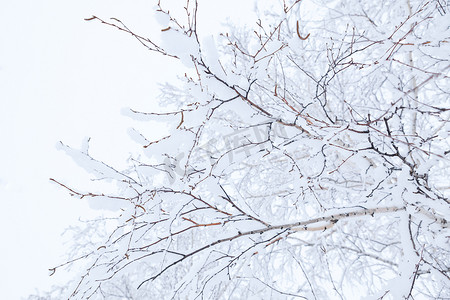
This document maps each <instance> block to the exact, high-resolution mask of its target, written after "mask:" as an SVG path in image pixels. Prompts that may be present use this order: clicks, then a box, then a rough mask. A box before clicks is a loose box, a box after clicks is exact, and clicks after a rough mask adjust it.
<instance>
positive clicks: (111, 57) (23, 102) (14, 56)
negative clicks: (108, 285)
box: [0, 0, 253, 300]
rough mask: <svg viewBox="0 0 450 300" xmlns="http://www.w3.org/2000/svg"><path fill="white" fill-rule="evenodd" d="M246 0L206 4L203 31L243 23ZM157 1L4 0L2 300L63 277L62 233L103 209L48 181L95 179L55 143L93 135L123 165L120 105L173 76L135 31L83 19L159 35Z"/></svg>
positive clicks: (124, 124) (142, 99) (101, 151)
mask: <svg viewBox="0 0 450 300" xmlns="http://www.w3.org/2000/svg"><path fill="white" fill-rule="evenodd" d="M179 2H180V3H183V1H179ZM242 2H243V1H220V0H214V1H200V5H201V6H200V10H199V14H200V15H199V19H200V20H201V22H203V24H200V25H202V27H201V30H203V32H201V34H204V35H206V34H209V33H212V32H214V31H216V30H218V28H219V24H220V23H221V22H223V21H224V20H225V19H226V18H227V17H230V18H231V19H233V21H234V22H236V21H241V22H242V21H246V19H248V15H246V13H247V12H249V11H250V10H251V9H252V7H251V6H252V2H253V1H250V0H249V1H247V2H245V3H244V4H245V5H243V3H242ZM237 3H239V4H237ZM154 4H155V1H143V0H140V1H136V0H134V1H118V0H114V1H112V0H101V1H87V0H83V1H61V0H45V1H35V0H28V1H22V0H17V1H2V2H1V3H0V203H1V205H2V210H1V211H0V238H1V239H0V298H2V299H12V300H13V299H20V298H21V297H26V296H28V295H29V294H30V293H34V292H36V291H37V290H41V291H43V290H48V289H49V288H50V286H51V285H52V284H58V283H60V282H62V281H64V280H65V279H66V278H67V275H63V276H61V274H59V273H60V272H57V274H55V275H54V276H53V277H49V276H48V275H49V271H48V269H49V268H51V267H53V266H55V265H58V264H59V263H62V262H64V257H65V256H64V252H65V250H66V248H65V246H64V245H63V244H62V241H63V239H62V238H61V234H62V233H63V231H64V229H65V228H66V227H67V226H70V225H76V224H77V220H78V218H79V217H80V216H81V217H83V218H89V217H92V216H95V215H98V214H100V213H101V212H99V211H92V210H91V209H90V208H89V207H88V205H87V203H86V202H85V200H80V199H75V198H71V197H70V196H69V194H68V193H67V191H65V190H64V189H62V188H61V187H59V186H57V185H56V184H52V183H51V182H50V180H49V178H55V179H57V180H59V181H61V182H64V183H67V184H68V185H70V186H74V187H77V186H81V187H86V186H87V184H88V183H89V182H88V181H87V178H89V175H88V174H86V173H85V172H84V171H83V170H82V169H80V168H78V167H77V166H76V165H75V164H74V163H73V162H72V161H71V159H70V158H69V157H67V156H66V155H65V154H64V153H62V152H59V151H57V150H56V148H55V145H56V143H57V142H58V141H63V142H64V143H65V144H68V145H70V146H74V147H75V148H78V147H79V145H80V144H81V142H82V140H83V139H84V138H85V137H87V136H89V137H91V148H90V153H91V154H92V155H93V156H96V157H98V158H101V159H104V160H105V161H106V162H108V163H111V164H113V165H114V166H117V167H118V168H121V167H124V166H125V161H126V159H127V158H128V156H129V153H130V152H131V151H133V147H136V146H135V145H134V144H133V142H131V140H130V139H129V138H128V136H127V133H126V131H127V128H129V127H130V126H132V124H133V123H132V121H131V120H129V119H127V118H126V117H124V116H122V115H121V113H120V110H121V109H122V108H124V107H133V108H136V109H140V110H150V109H152V108H154V107H155V103H156V96H157V95H158V93H159V91H158V87H157V85H156V83H157V82H162V81H165V80H171V79H173V78H174V76H175V75H176V74H173V72H171V70H174V68H175V67H174V66H175V65H174V64H171V63H170V61H168V60H167V59H165V58H163V57H161V56H159V55H156V54H152V53H150V52H149V51H148V50H146V49H145V48H144V47H142V46H140V45H139V43H138V42H137V41H136V40H134V39H133V38H132V37H130V36H129V35H127V34H125V33H123V32H119V31H117V30H114V29H113V28H110V27H108V26H105V25H102V24H100V23H99V22H96V21H90V22H86V21H84V20H83V19H84V18H88V17H90V16H91V15H97V16H99V17H101V18H104V19H108V18H109V17H117V18H119V19H121V20H122V21H123V22H125V23H126V24H127V25H128V26H129V27H130V28H131V29H133V30H134V31H136V32H139V33H142V34H143V35H145V36H149V37H152V36H155V38H156V40H157V38H158V33H159V30H160V29H161V28H159V27H160V26H159V25H158V24H157V23H156V22H155V21H153V7H154ZM207 30H209V31H210V32H208V31H207ZM58 276H59V277H58Z"/></svg>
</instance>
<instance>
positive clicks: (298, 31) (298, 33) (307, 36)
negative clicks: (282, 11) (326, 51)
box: [297, 21, 310, 41]
mask: <svg viewBox="0 0 450 300" xmlns="http://www.w3.org/2000/svg"><path fill="white" fill-rule="evenodd" d="M297 35H298V37H299V38H300V39H301V40H302V41H305V40H306V39H307V38H309V36H310V33H308V34H307V35H306V37H302V36H301V35H300V30H299V25H298V21H297Z"/></svg>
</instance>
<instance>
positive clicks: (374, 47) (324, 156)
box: [52, 0, 450, 299]
mask: <svg viewBox="0 0 450 300" xmlns="http://www.w3.org/2000/svg"><path fill="white" fill-rule="evenodd" d="M167 2H169V1H167ZM165 5H167V7H166V6H165ZM169 5H170V3H158V5H157V7H156V16H157V19H158V21H159V22H160V25H161V38H162V43H161V44H158V43H156V42H154V41H153V40H152V39H151V38H147V37H145V34H144V33H137V32H133V31H132V30H131V29H129V27H127V25H126V24H124V23H123V22H122V21H120V20H119V19H118V18H111V19H103V18H100V17H98V16H92V17H90V18H87V19H86V20H87V21H89V22H101V23H103V24H104V25H105V26H106V27H107V28H105V30H112V29H118V30H119V31H120V32H118V33H117V34H124V33H125V34H129V35H130V36H131V37H133V38H134V39H137V40H138V41H139V43H140V44H141V45H143V46H144V47H147V48H148V49H149V50H150V53H149V55H164V56H166V57H170V58H171V59H174V60H178V61H180V62H181V63H182V64H183V65H184V67H185V71H184V72H185V73H184V74H182V75H183V77H182V78H181V80H182V82H181V83H179V84H178V85H176V84H175V85H169V84H166V85H164V86H162V91H161V97H160V100H161V107H162V109H161V111H150V112H148V111H146V112H144V111H142V112H141V111H137V110H135V109H133V108H131V109H127V110H126V111H125V114H126V115H127V116H129V117H131V118H134V119H136V120H142V121H146V120H153V121H155V120H156V121H159V122H165V123H166V124H167V126H168V127H169V133H168V134H167V135H163V136H161V137H159V138H157V139H154V137H149V136H147V135H146V134H145V133H144V132H140V131H139V130H138V129H132V130H130V135H131V136H132V138H133V139H135V140H136V141H137V143H138V144H137V147H136V150H135V153H136V155H135V157H133V158H132V159H130V167H129V168H128V169H126V170H117V169H116V168H114V166H110V165H108V164H106V163H103V162H101V161H100V159H101V158H93V157H91V155H90V153H89V151H88V147H85V149H81V150H79V151H78V150H74V149H73V148H71V147H68V146H66V145H64V144H61V149H62V150H64V151H66V152H67V153H68V154H69V155H71V156H72V157H73V158H74V159H75V160H76V161H77V162H79V164H80V165H81V166H82V167H84V168H86V169H87V170H88V171H90V172H92V174H94V175H95V176H96V178H98V179H101V180H109V181H113V182H115V183H117V185H116V186H117V188H116V189H113V190H108V191H104V192H103V193H100V194H98V193H93V192H82V191H80V190H79V189H78V188H80V189H82V187H73V186H72V185H71V183H70V182H60V181H59V180H57V179H52V181H53V182H55V183H57V184H59V185H60V186H61V187H62V188H65V189H67V190H68V191H69V192H70V193H71V194H72V195H73V196H74V197H80V198H91V199H92V201H96V199H100V198H102V199H105V201H106V202H108V201H109V202H111V203H114V206H119V207H120V210H119V212H118V213H117V214H116V216H115V217H112V218H107V219H101V220H98V221H97V222H92V223H91V224H90V225H89V226H92V227H93V228H95V226H103V227H102V228H107V229H105V230H109V231H107V233H105V232H102V234H101V235H100V234H99V237H97V238H96V239H95V240H99V242H96V243H86V245H85V246H84V247H81V248H78V250H79V251H78V252H79V253H78V254H79V257H73V258H72V259H71V260H70V262H69V263H74V264H76V263H79V262H80V261H83V263H84V264H85V269H84V270H85V271H84V273H83V274H81V276H80V277H79V278H77V281H76V283H75V284H73V286H71V287H70V288H71V290H70V291H68V292H67V291H65V292H67V293H68V294H67V295H66V296H69V297H70V298H71V299H72V298H73V299H89V298H92V299H103V298H104V299H116V298H117V299H296V298H300V299H357V298H361V297H367V298H366V299H448V298H449V297H450V288H449V287H450V260H449V257H450V242H449V235H450V230H449V223H448V222H449V221H450V220H449V215H450V205H449V204H450V200H449V195H450V185H449V183H450V176H449V174H450V161H449V158H450V157H449V154H450V140H449V138H448V136H449V132H450V97H449V95H450V85H449V84H448V83H449V74H450V57H449V53H450V18H449V15H448V10H449V9H450V7H449V6H448V4H446V3H445V2H444V1H442V0H437V1H428V2H426V1H420V0H419V1H415V0H407V1H381V2H380V1H365V0H361V1H356V0H352V1H331V2H330V1H320V0H317V1H307V0H304V1H300V0H296V1H293V0H291V1H288V0H283V1H258V9H259V17H260V19H259V20H257V22H256V23H255V25H254V27H253V28H238V27H230V29H229V31H228V32H223V33H221V34H220V35H216V36H214V37H213V36H206V37H205V36H202V35H201V30H202V29H201V28H200V27H198V26H197V24H198V22H197V21H198V20H197V19H198V17H199V15H198V12H199V9H201V3H200V4H198V3H197V1H192V0H188V1H187V2H186V3H185V4H184V8H183V9H184V13H185V16H184V17H183V18H180V17H177V16H174V15H173V14H172V9H171V8H169V7H168V6H169ZM123 32H124V33H123ZM124 105H126V104H124ZM80 230H81V229H80ZM78 258H79V259H78ZM63 265H65V264H63ZM58 268H59V267H56V268H54V269H52V272H55V271H56V272H58ZM355 295H356V296H355ZM114 297H116V298H114Z"/></svg>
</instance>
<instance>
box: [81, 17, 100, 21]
mask: <svg viewBox="0 0 450 300" xmlns="http://www.w3.org/2000/svg"><path fill="white" fill-rule="evenodd" d="M95 19H97V17H96V16H92V17H90V18H85V19H84V20H85V21H92V20H95Z"/></svg>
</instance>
